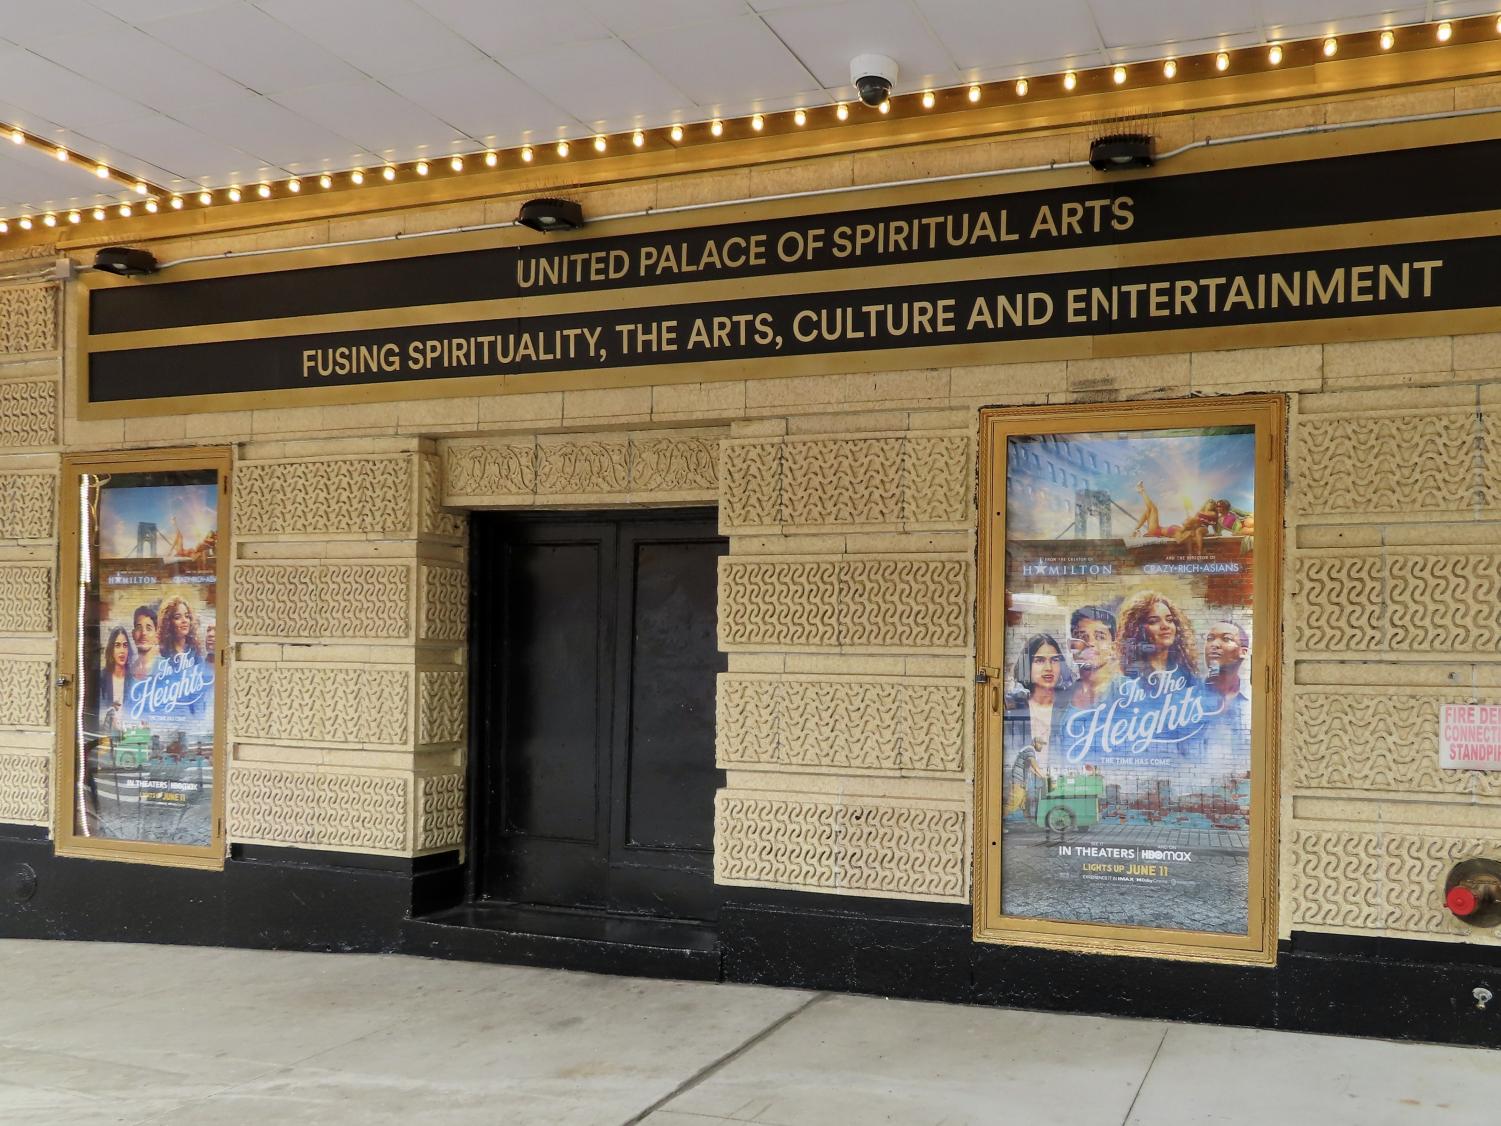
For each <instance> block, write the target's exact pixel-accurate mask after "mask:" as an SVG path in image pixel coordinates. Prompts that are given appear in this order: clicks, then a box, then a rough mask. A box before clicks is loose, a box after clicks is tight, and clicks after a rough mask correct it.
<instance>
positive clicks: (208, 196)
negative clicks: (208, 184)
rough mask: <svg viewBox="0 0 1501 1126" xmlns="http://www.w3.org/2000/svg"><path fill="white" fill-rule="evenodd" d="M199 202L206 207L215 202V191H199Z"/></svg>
mask: <svg viewBox="0 0 1501 1126" xmlns="http://www.w3.org/2000/svg"><path fill="white" fill-rule="evenodd" d="M198 202H199V203H201V204H203V206H204V207H207V206H208V205H209V204H211V203H213V202H214V193H213V192H210V191H202V192H199V193H198Z"/></svg>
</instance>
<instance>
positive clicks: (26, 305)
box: [0, 284, 57, 355]
mask: <svg viewBox="0 0 1501 1126" xmlns="http://www.w3.org/2000/svg"><path fill="white" fill-rule="evenodd" d="M55 351H57V286H56V285H51V284H48V285H8V286H3V287H0V354H5V355H24V354H26V353H30V352H55Z"/></svg>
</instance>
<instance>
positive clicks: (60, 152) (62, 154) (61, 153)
mask: <svg viewBox="0 0 1501 1126" xmlns="http://www.w3.org/2000/svg"><path fill="white" fill-rule="evenodd" d="M1445 26H1446V27H1447V26H1448V25H1447V24H1446V25H1445ZM1444 38H1446V39H1447V38H1448V36H1445V37H1444ZM52 155H53V156H55V157H57V159H58V160H61V161H63V162H65V163H66V162H67V159H68V150H67V149H65V148H63V147H62V146H61V145H58V147H57V151H56V152H54V153H53V154H52Z"/></svg>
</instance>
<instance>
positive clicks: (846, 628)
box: [719, 555, 973, 651]
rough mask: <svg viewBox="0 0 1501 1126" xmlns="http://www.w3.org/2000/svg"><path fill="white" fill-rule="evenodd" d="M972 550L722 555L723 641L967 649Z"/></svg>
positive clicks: (733, 645)
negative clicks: (956, 553) (965, 553)
mask: <svg viewBox="0 0 1501 1126" xmlns="http://www.w3.org/2000/svg"><path fill="white" fill-rule="evenodd" d="M972 569H973V568H972V564H971V562H970V560H969V559H968V558H957V557H953V556H942V555H925V556H907V555H879V556H829V557H822V558H806V557H795V558H788V557H781V556H776V557H765V558H756V557H749V556H729V557H726V558H723V559H721V560H720V561H719V640H720V648H722V649H737V648H739V649H757V648H769V649H782V648H800V647H811V648H820V649H827V648H838V647H841V646H849V647H855V648H862V649H939V650H959V651H962V650H964V649H966V648H967V646H968V644H969V636H970V621H971V616H972V613H973V610H972V593H971V572H972Z"/></svg>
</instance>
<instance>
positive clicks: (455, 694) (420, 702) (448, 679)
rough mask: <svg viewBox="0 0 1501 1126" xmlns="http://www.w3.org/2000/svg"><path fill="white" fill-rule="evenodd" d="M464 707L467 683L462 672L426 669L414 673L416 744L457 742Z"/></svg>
mask: <svg viewBox="0 0 1501 1126" xmlns="http://www.w3.org/2000/svg"><path fill="white" fill-rule="evenodd" d="M468 705H469V692H468V684H467V682H466V678H465V674H464V672H463V671H462V670H452V669H430V670H426V671H424V672H422V673H420V674H418V687H417V742H418V743H421V744H424V745H426V744H431V743H458V742H461V741H462V740H463V738H464V728H465V726H466V724H465V722H464V717H465V710H466V708H467V707H468Z"/></svg>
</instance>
